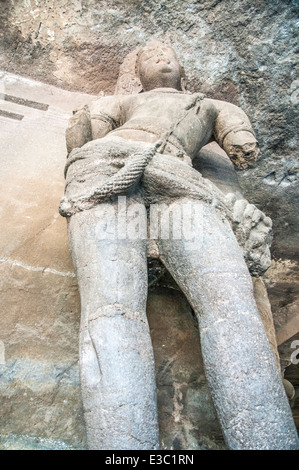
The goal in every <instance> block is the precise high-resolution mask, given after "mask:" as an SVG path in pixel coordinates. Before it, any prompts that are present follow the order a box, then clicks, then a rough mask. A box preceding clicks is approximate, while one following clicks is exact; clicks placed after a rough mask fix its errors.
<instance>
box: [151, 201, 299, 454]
mask: <svg viewBox="0 0 299 470" xmlns="http://www.w3.org/2000/svg"><path fill="white" fill-rule="evenodd" d="M189 203H190V204H191V201H189ZM186 204H187V201H186V200H181V201H177V202H175V203H173V204H172V206H171V208H172V211H173V214H176V215H177V216H178V214H183V213H184V210H183V206H184V205H186ZM192 204H193V209H194V211H195V212H194V213H196V214H197V218H195V217H193V224H194V226H193V233H195V232H196V243H193V242H191V241H190V240H189V241H188V240H186V239H184V234H182V236H181V239H176V240H174V239H172V237H169V239H161V240H160V241H159V250H160V256H161V259H162V261H163V263H164V264H165V266H166V267H167V268H168V270H169V271H170V273H171V274H172V276H173V277H174V279H175V281H176V282H177V283H178V284H179V286H180V287H181V289H182V291H183V292H184V293H185V295H186V297H187V299H188V300H189V302H190V304H191V305H192V307H193V309H194V311H195V313H196V315H197V318H198V323H199V329H200V337H201V347H202V355H203V360H204V364H205V370H206V377H207V380H208V383H209V386H210V389H211V393H212V396H213V399H214V403H215V407H216V411H217V414H218V417H219V421H220V424H221V427H222V430H223V434H224V438H225V441H226V443H227V446H228V447H229V448H231V449H297V448H298V436H297V432H296V428H295V425H294V422H293V418H292V414H291V410H290V407H289V403H288V400H287V397H286V394H285V391H284V387H283V385H282V381H281V377H280V373H279V370H278V367H277V364H276V361H275V358H274V356H273V353H272V351H271V348H270V345H269V342H268V340H267V337H266V334H265V330H264V327H263V324H262V321H261V319H260V316H259V313H258V310H257V307H256V304H255V301H254V296H253V286H252V281H251V277H250V275H249V272H248V270H247V266H246V265H245V262H244V259H243V256H242V252H241V249H240V247H239V245H238V243H237V241H236V239H235V236H234V234H233V232H232V230H231V228H230V226H229V224H228V222H227V221H226V220H221V217H220V216H219V215H218V214H217V213H216V211H215V210H214V209H213V208H212V207H210V206H208V205H206V204H204V203H201V202H193V203H192ZM178 208H179V209H180V210H177V209H178ZM195 208H197V209H196V210H195ZM166 212H167V211H166ZM165 216H166V217H167V216H168V214H166V215H165ZM174 218H175V215H174ZM195 219H196V220H195ZM186 223H188V220H185V221H184V224H185V227H186ZM189 232H190V230H189ZM191 234H192V232H191ZM176 237H177V238H178V233H176Z"/></svg>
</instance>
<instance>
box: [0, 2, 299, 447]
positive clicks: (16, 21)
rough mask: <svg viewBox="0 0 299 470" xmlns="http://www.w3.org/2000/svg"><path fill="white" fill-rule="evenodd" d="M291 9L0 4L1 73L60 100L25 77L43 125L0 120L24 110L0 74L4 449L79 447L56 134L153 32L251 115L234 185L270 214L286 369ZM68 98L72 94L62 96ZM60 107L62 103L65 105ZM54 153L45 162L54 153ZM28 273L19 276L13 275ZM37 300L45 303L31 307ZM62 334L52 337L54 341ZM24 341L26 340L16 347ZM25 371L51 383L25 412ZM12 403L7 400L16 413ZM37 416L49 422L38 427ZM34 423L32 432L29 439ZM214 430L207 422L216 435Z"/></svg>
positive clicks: (290, 312) (72, 313)
mask: <svg viewBox="0 0 299 470" xmlns="http://www.w3.org/2000/svg"><path fill="white" fill-rule="evenodd" d="M297 7H298V4H297V2H296V0H293V1H290V0H283V1H281V0H273V1H271V2H269V1H267V0H254V1H250V0H245V1H242V2H240V1H234V0H227V1H225V2H224V1H219V0H203V1H201V2H195V1H194V2H191V1H188V0H171V1H160V2H156V1H154V0H149V1H146V2H145V1H144V2H140V1H137V0H128V1H126V2H123V1H121V0H113V1H112V0H105V1H104V0H100V1H97V0H66V1H62V0H56V1H54V0H22V1H21V0H1V1H0V70H3V71H7V72H11V73H14V74H17V75H20V76H24V77H28V78H33V79H36V80H39V81H41V82H44V83H46V84H51V85H55V86H56V87H59V88H62V89H65V90H68V92H67V91H66V92H62V91H61V93H62V94H61V95H60V94H59V93H58V92H57V91H54V88H53V89H52V88H39V86H37V89H36V88H35V87H34V86H32V85H30V83H31V82H26V81H25V82H26V85H24V83H25V82H22V83H23V84H20V83H19V85H18V93H17V95H18V97H19V98H22V99H27V100H31V101H36V102H42V103H46V104H48V105H49V104H50V107H49V108H47V109H46V110H44V112H45V115H47V119H48V118H49V119H50V122H51V123H52V124H51V129H52V130H51V132H49V131H48V130H47V129H49V126H47V123H46V121H45V120H44V117H42V116H43V114H42V110H36V109H35V108H30V107H28V106H27V107H26V110H27V111H26V113H25V114H26V116H25V117H24V118H20V119H23V120H22V121H19V122H18V118H11V117H10V118H7V116H6V117H5V116H4V115H3V112H4V114H5V112H6V113H7V112H8V113H14V114H15V115H16V116H17V115H23V114H24V113H23V111H22V110H24V109H25V108H24V107H22V106H23V105H22V104H20V102H19V103H11V102H10V104H9V103H8V101H7V97H6V100H3V93H4V94H6V95H8V96H11V95H15V94H16V89H15V88H14V83H16V81H17V78H15V79H11V76H10V75H5V73H4V74H2V75H1V78H3V79H4V80H2V81H1V85H0V92H1V93H2V94H1V103H0V104H1V106H0V109H1V111H2V118H1V123H2V124H3V126H2V134H1V135H2V143H3V142H4V144H3V145H2V155H1V165H2V166H1V169H2V175H1V184H2V186H1V195H2V196H1V198H2V199H3V204H2V213H1V219H2V221H4V222H2V223H3V224H5V227H6V230H5V231H2V233H1V237H0V244H1V254H0V258H1V264H0V268H1V271H2V272H3V276H2V281H1V282H2V285H1V287H2V290H1V292H2V296H3V303H2V305H3V306H4V307H3V308H4V311H5V315H3V316H2V318H1V327H2V329H1V336H0V340H1V341H3V342H4V346H5V345H6V339H7V338H8V339H9V344H10V346H9V349H7V348H5V354H6V357H7V358H10V360H11V361H12V362H11V365H13V361H16V360H17V358H20V357H23V356H24V358H23V359H22V360H23V363H22V364H23V365H20V368H19V369H17V368H15V369H14V370H15V371H17V370H19V371H20V374H21V375H20V376H17V375H16V376H13V375H9V374H8V375H6V376H5V380H6V381H4V382H3V381H2V382H1V384H2V387H3V388H2V391H3V390H7V393H8V395H7V397H6V399H5V400H6V401H5V404H4V407H3V409H2V410H3V413H4V414H3V417H2V424H3V423H4V424H3V426H4V427H3V429H2V431H3V433H4V434H5V435H6V440H5V442H6V444H5V445H6V446H9V445H10V444H9V442H10V441H9V440H7V435H8V434H11V433H12V437H11V442H12V444H11V445H12V446H14V445H15V444H14V443H13V442H14V437H13V434H14V432H16V433H17V434H18V433H19V435H20V434H22V435H24V436H26V435H27V434H28V433H29V434H30V432H31V434H30V436H42V437H43V438H44V439H46V438H49V439H51V438H52V439H57V441H56V443H54V444H51V443H50V442H47V443H46V444H45V446H46V447H47V446H48V447H51V445H53V446H58V445H59V444H58V441H59V439H60V438H61V436H62V435H65V436H69V441H68V443H69V444H68V445H74V446H75V447H80V446H84V433H83V431H82V422H81V421H80V406H81V404H80V397H79V396H78V395H76V393H77V392H76V391H75V390H77V380H78V376H77V373H78V371H77V368H76V367H77V366H76V362H75V361H76V360H77V359H76V357H77V356H76V354H77V353H76V352H75V351H76V346H75V344H74V343H72V341H71V338H74V337H75V336H76V334H77V330H78V318H77V315H78V311H79V307H78V297H77V292H76V286H75V280H74V278H73V270H72V266H71V262H70V259H69V254H68V251H67V241H66V238H65V232H64V226H63V221H62V220H60V218H59V217H58V213H57V201H58V200H59V197H60V195H61V194H62V192H63V177H62V168H63V165H64V157H65V144H64V136H63V133H64V128H65V126H66V122H67V119H68V117H69V115H70V113H71V110H72V109H73V108H74V107H76V106H77V105H80V104H83V103H84V102H85V101H88V100H89V99H91V97H89V96H87V95H84V93H88V94H93V95H96V94H98V93H100V92H103V93H105V94H110V93H113V91H114V88H115V85H116V81H117V77H118V71H119V66H120V64H121V63H122V61H123V58H124V57H125V56H126V55H127V53H128V52H130V51H132V50H134V49H135V48H136V47H138V46H140V45H143V44H144V43H145V42H146V41H147V40H148V39H149V38H152V37H155V38H157V39H162V40H165V41H166V42H168V43H169V44H171V45H172V46H173V47H174V48H175V50H176V51H177V54H178V56H179V58H180V60H181V62H182V63H183V64H184V67H185V71H186V76H187V79H188V80H187V88H188V89H189V90H191V91H202V92H204V93H206V94H207V95H208V96H209V97H212V98H217V99H223V100H227V101H230V102H233V103H235V104H237V105H239V106H241V107H242V108H243V109H244V110H245V111H246V113H247V114H248V115H249V117H250V119H251V122H252V124H253V127H254V129H255V131H256V134H257V137H258V140H259V143H260V147H261V154H260V158H259V161H258V162H257V163H256V165H255V166H254V167H253V168H252V169H249V170H246V171H244V172H237V179H238V184H239V185H240V186H241V189H242V192H243V193H244V195H245V196H246V197H247V199H248V200H249V201H250V202H252V203H254V204H255V205H257V206H258V207H259V208H260V209H262V210H263V211H264V212H265V213H266V214H267V215H269V216H270V217H271V218H272V220H273V225H274V241H273V246H272V255H273V266H272V267H271V268H270V269H269V271H268V272H267V274H266V277H265V280H266V283H267V287H268V292H269V296H270V300H271V304H272V310H273V314H274V321H275V326H276V331H277V337H278V338H283V339H282V340H281V341H282V343H281V355H282V356H283V364H284V366H286V365H289V363H290V361H289V358H290V357H291V353H292V352H293V349H291V344H292V341H290V340H291V339H294V338H295V339H296V338H297V336H296V335H298V330H299V328H298V322H297V318H298V305H299V261H298V251H299V243H298V232H299V212H298V202H299V197H298V194H299V191H298V190H299V183H298V175H299V163H298V134H297V130H296V127H297V122H298V103H299V94H298V93H299V79H298V62H297V59H296V56H295V52H296V43H297V35H298V27H299V23H298V20H297ZM5 77H6V78H5ZM14 80H15V82H14ZM40 86H41V85H40ZM22 87H23V88H22ZM26 87H27V88H26ZM25 88H26V90H27V91H26V90H25ZM29 89H30V93H29V92H28V90H29ZM46 89H47V90H48V91H45V90H46ZM22 90H23V91H22ZM55 90H57V89H55ZM70 92H77V93H75V94H69V95H68V94H67V93H70ZM57 93H58V94H57ZM63 93H66V95H63ZM62 96H63V98H62ZM51 100H52V101H51ZM53 100H54V101H53ZM62 102H63V103H66V104H65V105H63V106H62V104H61V103H62ZM27 104H28V103H27ZM7 119H8V120H10V121H9V122H10V125H8V124H7V122H8V121H7ZM12 119H14V120H12ZM30 120H31V121H30ZM34 120H35V121H34ZM20 122H22V123H23V125H24V126H25V127H24V126H23V127H24V129H23V130H22V131H21V132H20V126H18V125H17V124H20ZM12 123H14V124H13V125H12ZM26 126H27V127H26ZM53 127H54V128H55V129H56V131H55V132H54V133H53ZM57 129H58V130H57ZM3 135H4V137H3ZM12 136H13V138H12ZM41 136H43V137H42V138H41ZM24 155H26V159H25V160H24V158H23V157H24ZM53 155H55V158H54V159H53V158H50V157H51V156H52V157H53ZM29 156H30V158H29ZM41 162H42V163H41ZM54 174H55V177H54V178H53V175H54ZM41 181H42V185H41ZM24 188H26V189H25V190H24ZM63 233H64V235H63ZM47 269H49V270H50V271H47ZM25 271H26V272H27V273H28V278H27V277H25V278H24V276H23V275H22V274H21V273H24V272H25ZM57 273H68V274H67V276H63V277H62V280H63V282H61V276H60V277H55V276H59V274H57ZM37 297H38V298H39V299H42V300H38V301H37ZM55 312H56V313H55ZM57 312H59V313H58V317H57ZM75 318H76V319H75ZM66 324H67V325H68V326H67V327H66V326H65V325H66ZM70 324H72V326H71V327H69V325H70ZM65 328H66V329H65ZM69 328H70V329H69ZM12 330H13V333H12ZM61 331H62V332H63V334H62V337H61V339H60V340H59V341H58V343H56V339H55V338H57V334H58V332H61ZM22 337H24V338H25V339H26V348H25V350H24V346H23V345H22V344H21V340H20V338H22ZM59 338H60V336H59ZM76 341H77V340H76ZM70 344H72V347H71V349H70V347H69V345H70ZM1 345H2V343H1ZM76 345H77V343H76ZM46 346H48V348H46ZM46 349H47V352H45V351H46ZM32 351H35V352H34V353H32ZM49 351H51V352H49ZM0 352H1V351H0ZM54 356H55V358H54ZM32 357H36V358H37V359H38V358H43V366H42V368H41V369H39V370H40V372H39V373H38V372H36V375H34V374H35V373H34V372H32V371H35V370H36V371H37V370H38V369H35V367H37V368H38V367H41V366H40V365H37V364H35V367H33V365H32V362H30V361H29V359H32ZM54 359H55V360H54ZM26 361H27V362H26ZM28 361H29V362H28ZM45 364H46V365H45ZM55 364H56V366H55ZM57 364H59V365H57ZM72 364H73V366H72ZM0 367H1V365H0ZM43 368H44V369H43ZM297 369H298V367H297ZM290 370H291V372H290V377H292V380H293V383H294V384H295V385H296V386H297V387H298V378H296V377H298V376H296V367H295V368H294V365H292V366H291V368H290ZM294 370H295V372H294ZM25 371H27V372H28V374H29V375H28V377H29V378H30V380H29V379H28V383H29V382H30V381H31V380H32V381H33V382H34V381H35V382H34V383H36V384H37V382H38V380H37V377H39V376H40V375H43V372H42V371H46V372H47V374H48V373H49V376H50V377H55V380H54V381H53V382H50V383H49V384H47V385H45V384H40V383H39V385H36V387H37V388H38V390H39V391H38V396H39V397H40V398H39V400H40V401H39V403H41V404H42V403H46V408H43V407H42V406H41V408H40V414H39V412H38V408H34V409H35V410H36V411H35V413H33V412H32V410H33V408H32V406H33V405H32V402H33V401H34V400H35V398H34V395H30V393H31V392H30V393H29V392H28V390H27V389H26V387H25V388H24V378H26V373H25ZM287 371H288V369H287V370H286V374H287ZM6 372H8V370H7V371H6ZM30 373H32V374H33V375H32V374H31V375H30ZM297 374H298V373H297ZM57 377H58V378H61V384H62V386H63V387H64V388H63V391H61V392H59V393H56V391H58V390H60V389H57V388H56V387H57V380H58V379H57ZM2 378H3V377H2ZM51 380H52V379H51ZM25 382H26V381H25ZM12 383H13V384H16V386H15V387H14V388H12V387H9V388H6V387H7V385H8V384H12ZM20 383H22V386H21V388H20V387H19V386H18V385H20ZM51 384H52V385H51ZM49 387H50V388H49ZM51 387H52V388H51ZM165 390H166V389H165ZM168 390H170V389H168ZM169 393H170V395H171V393H173V397H178V396H181V395H180V394H177V395H176V394H175V393H174V392H172V391H171V390H170V392H169ZM180 393H184V392H182V391H180ZM196 393H197V392H196ZM24 394H27V395H24ZM55 394H56V395H55ZM29 395H30V396H29ZM67 395H68V396H70V397H73V398H72V399H71V402H72V403H73V405H72V406H74V408H73V410H74V413H73V414H72V417H71V421H70V422H69V423H67V422H66V421H64V418H63V419H62V418H61V421H60V423H61V427H60V428H59V429H60V431H57V433H56V434H55V432H54V429H55V426H56V424H55V423H57V416H56V415H55V413H57V414H58V413H59V410H60V409H61V404H62V403H64V400H67V398H66V396H67ZM162 395H163V394H162ZM54 396H55V398H53V397H54ZM27 397H28V400H27ZM31 398H32V400H31ZM12 399H13V400H15V402H14V403H16V408H13V409H12V408H11V406H12V405H11V403H12V401H11V400H12ZM24 400H27V401H26V403H27V404H28V408H27V411H26V413H27V414H26V416H28V417H29V416H32V418H31V420H29V419H28V422H26V419H24V415H23V424H22V426H23V427H22V426H21V429H20V428H19V429H18V428H16V427H14V424H13V423H17V422H20V421H22V419H21V416H22V414H19V413H21V412H19V411H18V410H22V409H24ZM30 400H31V401H30ZM175 400H177V398H175ZM71 402H67V403H64V405H63V406H65V407H66V412H68V410H69V409H70V408H71V407H72V406H71V405H70V403H71ZM191 402H192V399H191ZM191 402H190V403H191ZM18 403H19V404H18ZM56 404H57V406H56ZM293 405H294V410H296V409H298V406H299V404H298V398H297V400H296V399H295V401H294V403H293ZM68 407H69V408H68ZM296 407H297V408H296ZM209 409H210V408H209ZM46 412H47V414H46ZM166 413H168V411H166ZM211 413H212V411H211ZM66 414H67V413H66ZM297 414H298V413H297ZM41 416H43V418H42V423H43V424H41V421H40V417H41ZM46 416H47V417H46ZM55 416H56V417H55ZM63 416H65V415H63ZM78 416H79V418H78ZM210 416H212V415H210ZM165 419H166V418H165ZM211 419H212V418H211ZM47 420H48V421H47ZM45 423H50V424H49V426H48V427H47V425H46V424H45ZM34 426H35V428H34ZM190 426H191V424H190ZM190 426H189V427H190ZM192 426H193V425H192ZM192 426H191V428H192ZM33 428H34V429H35V430H36V431H35V432H34V433H33V434H32V429H33ZM216 428H217V426H216ZM216 428H213V429H215V433H216V435H217V432H218V431H217V429H216ZM46 429H47V430H48V431H46ZM51 429H52V431H53V432H50V430H51ZM211 432H212V431H211ZM213 432H214V431H213ZM68 433H69V434H68ZM180 435H182V434H180ZM188 435H189V436H190V435H192V433H191V434H190V433H189V434H188ZM74 436H80V437H79V438H78V439H77V438H75V437H74ZM175 437H176V436H174V437H173V440H174V439H175ZM24 439H25V438H24ZM28 439H29V438H28ZM30 439H31V438H30ZM30 439H29V441H30ZM165 439H166V438H165ZM167 439H168V441H167V445H174V444H171V443H170V440H169V439H170V437H168V438H167ZM188 439H189V438H188ZM190 439H191V437H190ZM190 439H189V440H188V443H189V445H191V444H190V442H191V441H192V439H191V440H190ZM217 439H218V438H217ZM217 439H216V440H217ZM29 441H28V442H29ZM26 442H27V441H26ZM26 442H25V443H24V446H25V447H26V446H27V445H28V446H29V447H30V446H31V445H33V444H32V442H31V441H30V442H29V444H28V443H26ZM176 442H177V441H176ZM185 444H186V441H185ZM185 444H182V443H180V444H176V445H178V446H181V445H185ZM40 445H42V444H40ZM61 445H62V446H63V445H65V444H63V443H62V444H61ZM197 445H199V444H198V443H197ZM202 445H206V444H202ZM211 445H212V444H211ZM213 445H214V444H213ZM34 446H37V444H36V443H35V444H34Z"/></svg>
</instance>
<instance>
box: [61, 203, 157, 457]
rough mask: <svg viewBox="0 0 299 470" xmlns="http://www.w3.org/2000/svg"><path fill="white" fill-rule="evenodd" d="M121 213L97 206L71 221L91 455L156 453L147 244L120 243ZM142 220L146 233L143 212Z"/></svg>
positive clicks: (114, 207) (108, 206)
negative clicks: (94, 452)
mask: <svg viewBox="0 0 299 470" xmlns="http://www.w3.org/2000/svg"><path fill="white" fill-rule="evenodd" d="M142 207H143V206H142ZM117 211H118V207H117V204H100V205H99V206H97V207H96V208H94V209H91V210H87V211H84V212H81V213H77V214H75V215H73V216H72V217H71V218H70V220H69V224H68V225H69V239H70V247H71V251H72V256H73V261H74V265H75V269H76V274H77V278H78V284H79V290H80V298H81V310H82V320H81V333H80V376H81V388H82V399H83V407H84V414H85V421H86V428H87V440H88V447H89V448H90V449H106V450H107V449H110V450H117V449H118V450H120V449H128V450H132V449H155V448H158V424H157V405H156V383H155V371H154V359H153V351H152V344H151V339H150V332H149V327H148V323H147V318H146V299H147V260H146V240H145V239H137V240H134V239H133V240H130V239H128V238H126V239H123V236H124V233H123V228H122V230H121V236H120V239H119V238H118V234H117V233H116V232H115V229H117V223H118V212H117ZM122 215H123V214H122ZM139 217H144V218H145V225H146V213H145V209H144V213H141V214H139Z"/></svg>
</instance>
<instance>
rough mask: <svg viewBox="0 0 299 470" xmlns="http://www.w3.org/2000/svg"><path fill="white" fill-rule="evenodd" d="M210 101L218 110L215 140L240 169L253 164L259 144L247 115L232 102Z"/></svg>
mask: <svg viewBox="0 0 299 470" xmlns="http://www.w3.org/2000/svg"><path fill="white" fill-rule="evenodd" d="M210 101H211V102H212V104H213V107H214V109H215V110H216V120H215V123H214V131H213V133H214V137H215V140H216V141H217V142H218V144H219V145H220V147H222V148H223V150H225V152H226V153H227V155H228V156H229V158H230V159H231V160H232V162H233V163H234V164H235V165H236V166H237V167H238V168H239V169H241V170H244V169H246V168H247V167H248V166H251V165H253V163H254V162H255V161H256V159H257V156H258V154H259V145H258V142H257V140H256V138H255V133H254V131H253V128H252V126H251V124H250V121H249V119H248V117H247V115H246V114H245V113H244V111H242V109H240V108H239V107H238V106H235V105H233V104H231V103H227V102H225V101H218V100H210Z"/></svg>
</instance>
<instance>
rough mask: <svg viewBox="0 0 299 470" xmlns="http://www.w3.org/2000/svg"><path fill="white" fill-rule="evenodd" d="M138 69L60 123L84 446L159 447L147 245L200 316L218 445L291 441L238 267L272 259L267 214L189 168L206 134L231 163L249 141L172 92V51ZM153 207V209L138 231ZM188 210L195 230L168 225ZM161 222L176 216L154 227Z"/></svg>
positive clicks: (177, 86) (242, 123) (197, 100)
mask: <svg viewBox="0 0 299 470" xmlns="http://www.w3.org/2000/svg"><path fill="white" fill-rule="evenodd" d="M136 70H137V73H138V76H139V78H140V82H141V85H142V88H143V90H142V92H141V93H138V94H134V95H114V96H107V97H101V98H99V99H98V100H96V101H95V102H94V103H92V104H91V105H90V106H89V107H87V106H86V107H84V108H83V109H81V110H79V111H77V112H76V113H75V114H74V116H73V117H72V118H71V119H70V124H69V127H68V129H67V132H66V140H67V149H68V159H67V164H66V189H65V196H64V198H62V200H61V204H60V213H61V215H63V216H65V217H67V219H68V231H69V241H70V248H71V252H72V257H73V262H74V266H75V270H76V274H77V278H78V283H79V290H80V296H81V308H82V321H81V336H80V367H81V387H82V397H83V405H84V413H85V421H86V427H87V437H88V445H89V448H91V449H111V450H112V449H157V448H158V422H157V408H156V386H155V374H154V360H153V351H152V345H151V339H150V332H149V328H148V324H147V318H146V310H145V309H146V298H147V250H149V251H150V254H151V255H152V256H159V258H160V259H161V260H162V262H163V264H164V265H165V267H166V268H167V269H168V270H169V271H170V273H171V274H172V276H173V278H174V279H175V281H176V282H177V284H178V285H179V286H180V288H181V290H182V291H183V292H184V294H185V295H186V297H187V299H188V301H189V302H190V304H191V306H192V308H193V309H194V311H195V313H196V315H197V318H198V324H199V330H200V338H201V347H202V354H203V359H204V363H205V370H206V376H207V380H208V383H209V386H210V389H211V393H212V397H213V400H214V403H215V408H216V411H217V413H218V417H219V421H220V424H221V427H222V430H223V435H224V438H225V441H226V443H227V446H228V448H231V449H295V448H298V437H297V433H296V429H295V426H294V422H293V419H292V415H291V411H290V408H289V404H288V401H287V398H286V394H285V391H284V388H283V385H282V382H281V377H280V373H279V370H278V367H277V364H276V360H275V358H274V356H273V354H272V352H271V347H270V345H269V342H268V340H267V336H266V334H265V330H264V328H263V325H262V322H261V319H260V316H259V313H258V310H257V307H256V303H255V301H254V296H253V288H252V281H251V277H250V273H249V270H248V269H250V271H251V273H252V274H254V275H259V274H261V273H262V272H263V271H265V270H266V269H267V267H268V266H269V259H270V258H269V256H270V255H269V243H268V242H269V237H270V232H271V221H270V219H268V218H267V217H266V216H265V215H264V214H263V213H262V212H261V211H259V210H258V209H256V208H255V207H254V206H252V205H250V204H248V203H247V201H244V200H237V199H236V198H235V197H234V196H232V195H229V196H225V195H224V194H223V193H222V192H221V191H220V190H219V189H218V188H217V187H216V186H215V185H214V184H213V183H211V182H210V181H209V180H207V179H205V178H203V177H202V176H201V174H200V173H199V172H197V171H196V170H195V169H194V168H193V167H192V159H193V158H194V157H195V156H196V155H197V153H198V151H199V150H200V149H201V148H202V147H203V146H204V145H205V144H207V143H208V142H209V141H210V140H211V139H215V140H216V141H217V142H218V144H219V145H220V146H221V147H222V148H223V149H224V150H225V151H226V153H227V154H228V156H229V157H230V158H231V160H232V161H233V163H234V164H235V165H236V166H237V167H238V168H239V169H245V168H247V167H248V166H249V165H251V164H253V163H254V162H255V160H256V158H257V155H258V143H257V141H256V138H255V134H254V131H253V129H252V127H251V124H250V122H249V120H248V118H247V116H246V115H245V113H244V112H243V111H242V110H241V109H240V108H238V107H237V106H234V105H232V104H230V103H226V102H222V101H217V100H212V99H208V98H206V97H205V96H204V95H202V94H200V93H196V94H190V93H187V92H185V91H183V90H182V76H183V74H182V68H181V66H180V64H179V61H178V59H177V56H176V54H175V52H174V51H173V49H171V48H170V47H168V46H166V45H164V44H162V43H159V42H156V41H152V42H150V43H148V44H147V45H146V46H145V47H144V48H143V49H141V50H140V52H139V54H138V57H137V62H136ZM152 207H155V208H156V207H158V209H159V211H160V217H161V218H160V221H158V222H157V219H156V222H157V224H156V225H157V226H155V230H153V232H154V235H153V234H152V233H151V229H152V227H150V228H149V236H147V225H148V223H149V220H150V215H151V209H152ZM186 208H187V209H188V210H189V209H190V208H191V212H188V211H187V212H186V213H187V215H186V217H187V218H186V219H184V223H185V222H186V221H187V222H188V224H189V227H190V231H191V232H192V234H196V236H195V240H194V239H190V237H188V236H187V237H186V236H178V235H177V232H175V222H176V217H179V216H180V215H182V214H184V211H186ZM136 214H138V224H136ZM165 220H166V221H168V222H169V221H170V220H171V221H172V222H173V224H172V225H171V228H170V231H169V232H168V234H167V236H162V235H161V232H159V229H161V226H162V225H163V222H164V221H165ZM180 220H181V219H180ZM182 220H183V219H182ZM137 226H138V230H137V228H136V227H137ZM128 227H129V229H130V230H129V232H130V233H128ZM132 227H133V230H131V229H132ZM180 227H181V228H182V226H180ZM135 229H136V230H135ZM156 229H158V230H156ZM134 230H135V231H134ZM137 232H138V233H137ZM234 232H235V234H234ZM187 235H188V234H187ZM147 238H149V239H148V240H147ZM150 239H151V240H150ZM237 240H238V241H237ZM245 260H246V262H247V265H246V263H245Z"/></svg>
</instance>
